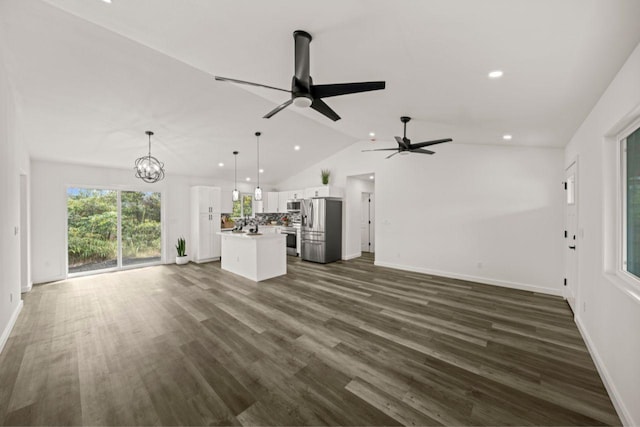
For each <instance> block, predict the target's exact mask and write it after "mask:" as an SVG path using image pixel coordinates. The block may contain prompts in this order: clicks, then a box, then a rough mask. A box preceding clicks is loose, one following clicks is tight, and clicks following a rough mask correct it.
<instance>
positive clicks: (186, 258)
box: [176, 255, 189, 265]
mask: <svg viewBox="0 0 640 427" xmlns="http://www.w3.org/2000/svg"><path fill="white" fill-rule="evenodd" d="M187 263H189V255H185V256H177V257H176V264H178V265H185V264H187Z"/></svg>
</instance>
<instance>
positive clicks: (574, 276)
mask: <svg viewBox="0 0 640 427" xmlns="http://www.w3.org/2000/svg"><path fill="white" fill-rule="evenodd" d="M577 171H578V169H577V165H576V163H575V162H574V163H572V164H571V166H569V167H568V168H567V169H566V171H565V183H566V184H565V185H566V190H565V193H566V194H565V196H566V198H565V202H566V203H565V216H566V218H565V227H566V228H565V239H564V242H565V249H564V251H565V268H566V272H565V274H566V278H565V280H566V282H565V290H564V297H565V298H566V300H567V302H568V303H569V306H570V307H571V309H572V310H573V312H574V313H575V312H576V306H575V305H576V297H577V292H578V246H577V243H578V237H577V236H578V191H577V190H578V174H577Z"/></svg>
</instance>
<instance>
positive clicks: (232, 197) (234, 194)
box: [231, 151, 240, 202]
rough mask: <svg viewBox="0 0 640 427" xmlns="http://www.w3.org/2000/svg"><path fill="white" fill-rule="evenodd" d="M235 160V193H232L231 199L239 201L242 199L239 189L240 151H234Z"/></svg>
mask: <svg viewBox="0 0 640 427" xmlns="http://www.w3.org/2000/svg"><path fill="white" fill-rule="evenodd" d="M233 161H234V163H235V167H234V168H233V170H234V189H233V193H231V200H233V201H234V202H237V201H238V200H240V192H239V191H238V152H237V151H234V152H233Z"/></svg>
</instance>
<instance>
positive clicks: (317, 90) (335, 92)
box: [311, 82, 385, 98]
mask: <svg viewBox="0 0 640 427" xmlns="http://www.w3.org/2000/svg"><path fill="white" fill-rule="evenodd" d="M384 87H385V82H360V83H335V84H328V85H313V86H311V96H313V97H314V98H329V97H331V96H339V95H347V94H350V93H359V92H369V91H371V90H381V89H384Z"/></svg>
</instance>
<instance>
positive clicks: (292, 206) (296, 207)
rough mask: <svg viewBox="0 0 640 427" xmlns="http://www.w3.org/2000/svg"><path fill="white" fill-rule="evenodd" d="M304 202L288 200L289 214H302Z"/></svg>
mask: <svg viewBox="0 0 640 427" xmlns="http://www.w3.org/2000/svg"><path fill="white" fill-rule="evenodd" d="M301 204H302V200H298V199H294V200H287V212H300V205H301Z"/></svg>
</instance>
